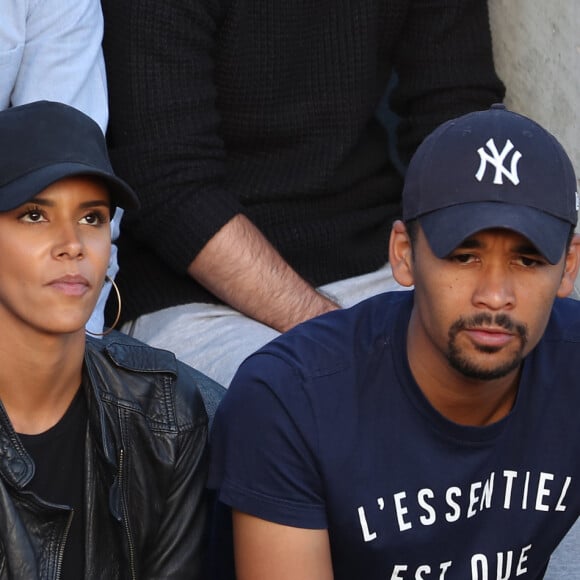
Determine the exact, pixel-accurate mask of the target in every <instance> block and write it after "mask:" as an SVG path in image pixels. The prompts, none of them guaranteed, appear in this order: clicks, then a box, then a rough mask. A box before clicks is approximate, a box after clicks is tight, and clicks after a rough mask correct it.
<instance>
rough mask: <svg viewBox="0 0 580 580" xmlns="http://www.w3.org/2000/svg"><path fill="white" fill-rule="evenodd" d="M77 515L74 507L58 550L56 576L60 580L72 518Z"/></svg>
mask: <svg viewBox="0 0 580 580" xmlns="http://www.w3.org/2000/svg"><path fill="white" fill-rule="evenodd" d="M74 515H75V511H74V510H73V509H71V511H70V513H69V515H68V521H67V523H66V526H65V528H64V535H63V538H62V542H61V544H60V548H59V550H58V558H57V560H56V578H57V580H58V578H60V575H61V573H62V561H63V559H64V549H65V547H66V542H67V540H68V533H69V530H70V526H71V524H72V520H73V517H74Z"/></svg>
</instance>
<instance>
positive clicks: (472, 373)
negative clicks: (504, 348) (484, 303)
mask: <svg viewBox="0 0 580 580" xmlns="http://www.w3.org/2000/svg"><path fill="white" fill-rule="evenodd" d="M492 324H493V325H494V326H495V327H501V328H503V329H505V330H508V331H509V332H515V333H516V334H517V335H518V336H519V338H520V343H521V344H520V348H519V349H518V350H517V352H515V353H514V355H513V357H512V359H511V360H508V361H506V362H505V363H503V364H501V365H499V366H497V367H495V368H492V369H486V368H482V367H481V366H478V365H477V364H476V363H475V362H473V361H470V360H468V359H467V358H466V357H465V356H463V354H462V353H461V351H460V349H459V348H458V347H457V335H458V334H459V331H461V330H464V329H465V328H474V327H482V326H486V325H492ZM527 342H528V328H527V326H526V325H525V324H516V323H515V322H514V321H513V320H512V319H511V318H510V317H509V316H508V315H507V314H496V315H495V316H492V315H491V314H488V313H481V314H476V315H475V316H473V317H471V318H468V319H466V318H459V319H458V320H456V321H455V322H454V323H453V325H452V326H451V328H450V329H449V341H448V343H447V360H448V361H449V364H450V365H451V366H452V367H453V368H454V369H455V370H456V371H458V372H460V373H461V374H462V375H464V376H465V377H468V378H470V379H476V380H479V381H492V380H494V379H499V378H501V377H505V376H506V375H508V374H509V373H510V372H512V371H513V370H515V369H517V368H518V367H519V366H520V364H521V363H522V360H523V352H524V348H525V346H526V344H527ZM475 348H476V349H477V350H478V351H479V352H484V353H489V354H493V353H494V352H499V351H500V350H501V347H499V346H498V347H496V346H477V345H476V346H475Z"/></svg>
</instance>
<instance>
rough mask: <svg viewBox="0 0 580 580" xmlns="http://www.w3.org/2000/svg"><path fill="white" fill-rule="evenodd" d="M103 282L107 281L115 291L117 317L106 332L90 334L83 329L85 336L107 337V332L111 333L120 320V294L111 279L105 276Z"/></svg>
mask: <svg viewBox="0 0 580 580" xmlns="http://www.w3.org/2000/svg"><path fill="white" fill-rule="evenodd" d="M105 280H108V281H109V282H110V283H111V285H112V286H113V288H114V289H115V294H116V295H117V303H118V307H117V316H116V317H115V321H114V322H113V324H111V326H110V327H109V328H107V330H105V331H104V332H91V331H90V330H87V329H85V332H86V333H87V334H90V335H91V336H107V334H109V332H113V330H114V329H115V326H117V323H118V322H119V319H120V318H121V293H120V292H119V287H118V286H117V284H116V283H115V280H113V278H111V277H110V276H109V275H107V276H105Z"/></svg>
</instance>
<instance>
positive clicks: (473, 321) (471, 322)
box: [449, 312, 528, 343]
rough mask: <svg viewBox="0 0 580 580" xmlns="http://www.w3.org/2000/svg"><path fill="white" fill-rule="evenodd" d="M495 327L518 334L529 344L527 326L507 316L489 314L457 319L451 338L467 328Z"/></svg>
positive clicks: (450, 333)
mask: <svg viewBox="0 0 580 580" xmlns="http://www.w3.org/2000/svg"><path fill="white" fill-rule="evenodd" d="M486 326H489V327H491V326H493V327H496V328H497V327H499V328H503V329H504V330H507V331H508V332H511V333H514V334H517V335H518V336H519V337H520V338H521V339H522V341H524V343H525V342H527V340H528V327H527V326H526V325H525V324H521V323H519V322H515V321H514V320H513V319H512V318H511V317H510V316H508V315H507V314H504V313H501V314H494V315H492V314H490V313H489V312H479V313H478V314H474V315H473V316H470V317H468V318H465V317H461V318H459V319H457V320H456V321H455V322H454V323H453V324H452V325H451V328H450V329H449V336H455V335H456V334H457V333H458V332H459V331H460V330H465V329H466V328H478V327H486Z"/></svg>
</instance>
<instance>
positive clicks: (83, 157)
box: [0, 101, 139, 211]
mask: <svg viewBox="0 0 580 580" xmlns="http://www.w3.org/2000/svg"><path fill="white" fill-rule="evenodd" d="M80 175H87V176H94V177H98V178H100V179H101V180H102V181H103V183H104V184H105V186H106V187H107V189H108V190H109V193H110V195H111V204H112V205H114V206H115V205H117V206H119V207H122V208H125V209H132V208H137V207H139V201H138V198H137V196H136V195H135V193H134V191H133V190H132V189H131V188H130V187H129V186H128V185H127V184H126V183H125V182H124V181H123V180H121V179H119V178H118V177H117V176H116V175H115V174H114V173H113V168H112V167H111V162H110V161H109V156H108V153H107V145H106V142H105V137H104V135H103V132H102V131H101V128H100V127H99V125H98V124H97V123H96V122H95V121H93V119H91V118H90V117H88V116H87V115H85V114H84V113H81V112H80V111H79V110H77V109H75V108H73V107H70V106H68V105H64V104H62V103H56V102H52V101H37V102H34V103H29V104H27V105H21V106H18V107H11V108H9V109H5V110H4V111H0V211H8V210H11V209H14V208H15V207H18V206H19V205H22V204H23V203H25V202H26V201H28V200H29V199H32V198H33V197H34V196H35V195H37V194H39V193H40V192H41V191H42V190H43V189H46V188H47V187H48V186H49V185H52V184H53V183H55V182H56V181H58V180H60V179H64V178H65V177H73V176H80Z"/></svg>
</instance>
